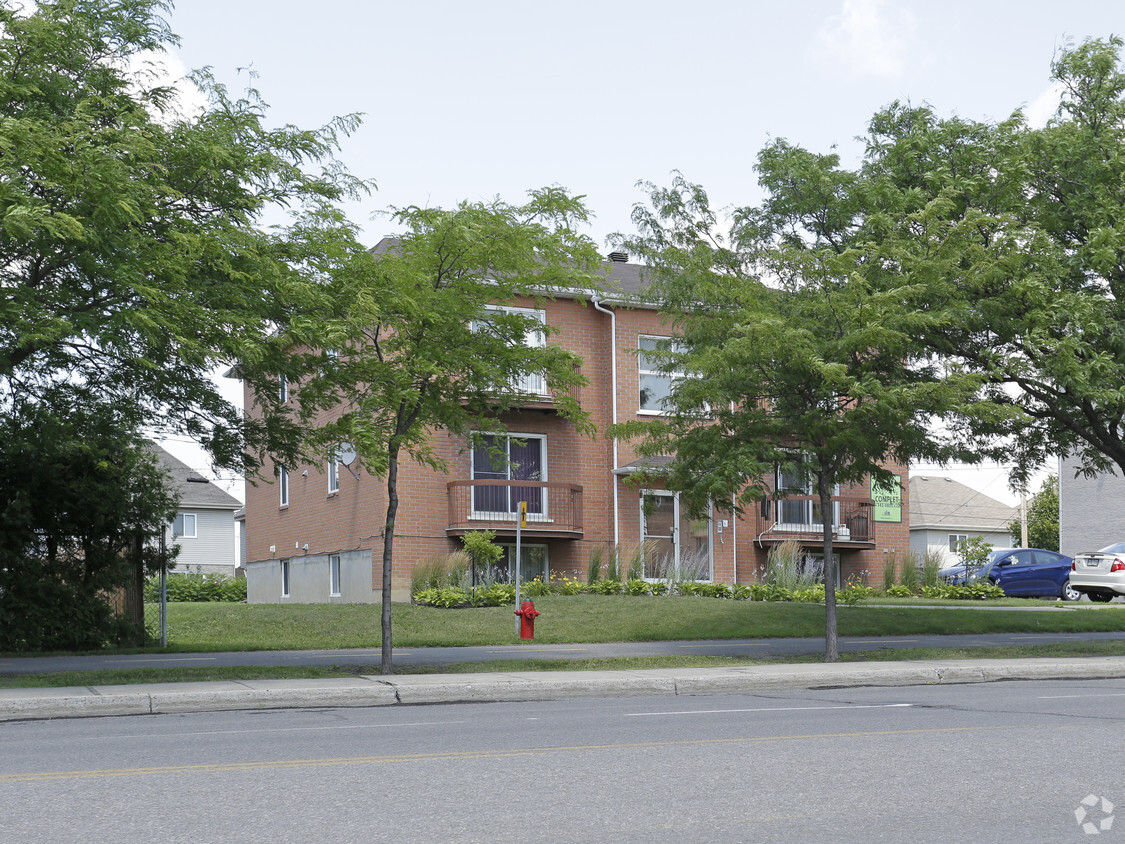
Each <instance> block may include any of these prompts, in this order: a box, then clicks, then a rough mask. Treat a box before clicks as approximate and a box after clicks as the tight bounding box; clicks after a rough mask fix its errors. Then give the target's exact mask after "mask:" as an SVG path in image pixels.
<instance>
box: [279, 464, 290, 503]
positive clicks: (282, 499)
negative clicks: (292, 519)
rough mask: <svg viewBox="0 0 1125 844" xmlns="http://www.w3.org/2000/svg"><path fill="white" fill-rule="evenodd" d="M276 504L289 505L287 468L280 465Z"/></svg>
mask: <svg viewBox="0 0 1125 844" xmlns="http://www.w3.org/2000/svg"><path fill="white" fill-rule="evenodd" d="M277 481H278V502H279V503H278V506H279V507H288V506H289V470H288V469H286V468H285V467H284V466H282V467H280V471H279V472H278V477H277Z"/></svg>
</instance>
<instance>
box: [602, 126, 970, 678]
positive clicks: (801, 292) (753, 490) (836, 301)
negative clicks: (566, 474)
mask: <svg viewBox="0 0 1125 844" xmlns="http://www.w3.org/2000/svg"><path fill="white" fill-rule="evenodd" d="M758 169H759V173H760V175H761V183H762V184H763V186H764V187H765V188H766V190H767V193H768V196H767V199H766V201H765V203H764V204H763V205H762V206H761V207H759V208H744V209H739V210H737V211H736V212H735V214H734V221H733V225H732V226H731V231H730V234H729V236H728V235H725V234H724V233H723V229H724V224H723V223H722V221H721V220H720V219H719V218H718V216H717V215H716V214H715V212H714V211H713V210H712V209H711V207H710V204H709V202H708V199H707V195H706V193H705V191H704V190H703V189H702V188H701V187H699V186H698V185H693V184H690V183H688V182H686V181H685V180H684V179H683V178H682V177H680V176H677V177H676V180H675V182H674V184H673V186H672V187H671V188H670V189H660V188H656V187H653V186H650V204H651V207H645V206H638V207H637V208H636V209H635V210H634V215H633V219H634V222H635V223H636V224H637V226H638V231H639V234H638V235H637V236H636V237H632V238H626V239H625V243H626V245H627V247H628V248H629V250H630V251H632V252H637V253H639V254H641V255H642V256H644V258H645V260H646V261H647V262H648V263H649V265H650V266H651V267H652V271H653V273H654V274H655V277H656V283H655V287H654V290H653V294H654V296H655V297H657V299H658V301H659V302H660V305H661V307H662V309H663V311H664V314H665V316H666V317H667V318H668V319H669V320H671V321H673V322H674V323H675V324H676V325H677V326H678V327H679V328H680V330H681V331H682V334H683V338H682V340H681V341H677V343H676V345H674V346H670V347H668V348H666V349H665V350H664V352H663V354H662V355H661V357H662V359H663V367H664V369H665V370H666V371H668V372H670V373H686V374H687V375H686V377H683V378H680V379H678V380H676V381H675V386H674V388H673V390H672V396H671V399H670V404H669V407H668V411H669V412H668V413H667V414H666V415H665V416H664V417H663V418H659V419H655V420H651V421H643V422H640V421H638V422H630V423H626V424H624V425H623V426H621V427H620V429H619V433H621V434H623V435H635V436H640V437H641V438H642V439H641V441H640V443H639V450H640V451H641V453H643V454H649V455H656V454H668V455H674V459H673V462H672V464H671V467H670V473H669V474H667V475H664V476H662V477H663V478H664V480H665V481H666V483H667V484H668V486H670V487H671V488H674V489H679V490H682V492H683V495H684V497H685V499H686V500H687V502H688V504H689V506H690V507H692V509H694V510H695V511H697V512H700V511H704V510H705V509H706V507H707V506H708V504H709V503H710V502H713V503H714V504H715V506H718V507H722V506H724V505H725V504H726V503H727V502H731V501H732V497H733V499H734V500H735V501H736V504H735V506H736V507H738V508H741V507H742V506H743V505H745V504H747V503H748V502H750V501H753V500H756V499H758V498H760V497H762V496H763V495H765V494H767V493H768V485H767V483H766V479H767V478H769V477H771V476H772V475H773V474H774V472H775V470H776V469H778V468H779V467H780V468H781V469H782V470H783V471H784V474H785V475H786V476H787V477H789V478H795V479H797V481H798V482H799V483H798V484H797V485H796V486H798V487H799V488H797V489H792V488H791V489H789V490H788V492H789V493H790V494H792V493H795V492H797V493H804V492H806V491H807V489H808V486H806V485H811V489H812V491H813V492H814V494H815V495H816V503H817V505H818V510H817V512H819V513H820V514H821V519H822V524H823V551H824V559H825V579H826V582H827V584H828V587H829V588H827V589H826V591H825V595H826V605H827V607H826V609H827V611H826V628H825V656H826V659H827V660H828V661H835V660H837V659H838V658H839V655H838V646H837V637H836V602H835V590H834V589H833V588H832V586H833V585H834V584H835V582H836V573H835V563H834V561H833V553H832V533H833V525H832V513H833V507H832V501H831V499H832V495H833V493H834V490H835V488H836V486H837V484H844V483H849V482H863V481H865V480H867V479H868V478H869V477H876V478H884V479H885V478H887V477H888V475H889V473H888V472H887V471H886V470H885V469H884V468H883V467H882V465H881V461H884V460H886V459H888V458H893V459H898V460H907V459H909V458H911V457H916V456H920V455H929V456H931V457H935V458H941V457H947V456H949V455H950V454H951V453H953V451H952V448H951V446H950V445H949V444H948V443H945V442H942V441H939V439H938V438H937V437H936V436H934V435H931V434H929V433H928V432H927V429H928V427H929V425H930V423H931V422H933V421H934V420H936V419H941V418H942V417H943V416H945V415H948V414H949V413H950V412H951V410H952V409H953V408H954V407H956V406H957V405H958V403H959V402H962V401H964V400H965V399H967V398H970V397H971V396H972V395H973V392H974V390H975V386H976V382H975V381H974V380H973V379H963V378H960V379H959V378H955V377H948V376H947V375H946V373H944V372H943V371H942V370H941V369H940V367H938V366H937V365H935V364H934V363H933V362H931V361H927V360H925V359H924V358H922V357H921V356H920V355H919V354H918V350H917V346H916V343H915V340H914V336H913V332H914V325H913V322H914V315H913V314H912V313H910V312H909V311H906V310H904V309H903V308H902V305H901V297H900V296H898V295H896V294H894V293H886V292H880V291H879V290H878V289H877V285H876V284H875V283H874V282H876V281H878V279H879V276H880V274H881V273H882V272H883V269H882V266H881V264H880V263H879V262H877V261H872V260H871V249H870V247H869V245H868V244H867V243H866V242H865V241H864V239H863V238H862V234H863V229H862V226H863V223H864V218H863V216H862V214H861V211H862V209H863V208H864V201H865V199H866V196H865V195H864V193H863V191H864V189H865V185H864V184H863V182H862V180H859V179H857V178H856V177H855V176H854V175H853V174H850V173H848V172H846V171H843V170H841V169H840V167H839V162H838V161H837V159H836V157H835V156H816V155H812V154H810V153H808V152H806V151H804V150H802V149H799V148H796V147H793V146H791V145H789V144H788V143H786V142H783V141H779V142H776V143H774V144H771V145H770V146H768V147H767V148H766V149H764V150H763V151H762V153H761V154H760V156H759V160H758ZM767 280H768V283H767ZM646 354H648V353H647V352H646ZM778 494H779V495H780V496H784V495H785V494H786V490H778Z"/></svg>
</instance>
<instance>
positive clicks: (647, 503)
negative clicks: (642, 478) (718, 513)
mask: <svg viewBox="0 0 1125 844" xmlns="http://www.w3.org/2000/svg"><path fill="white" fill-rule="evenodd" d="M641 533H642V539H643V540H644V561H643V566H644V571H643V574H644V577H646V578H648V579H651V580H660V579H675V580H711V519H710V518H709V517H708V518H706V519H689V518H688V517H687V514H686V513H685V512H683V511H682V510H681V509H680V496H679V494H677V493H674V492H668V491H666V490H660V489H646V490H644V491H643V492H642V493H641Z"/></svg>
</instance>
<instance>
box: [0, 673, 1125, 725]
mask: <svg viewBox="0 0 1125 844" xmlns="http://www.w3.org/2000/svg"><path fill="white" fill-rule="evenodd" d="M1117 678H1125V657H1089V658H1075V659H1007V660H1005V659H997V660H982V659H977V660H965V661H953V662H926V661H912V662H890V663H871V664H865V665H857V664H855V663H833V664H819V665H804V664H802V665H770V666H763V665H752V666H744V667H735V668H702V669H694V668H675V669H665V670H660V669H651V670H643V669H642V670H634V671H549V672H511V673H504V674H405V675H400V676H364V677H358V678H348V679H340V680H245V681H226V682H213V683H166V684H148V685H136V686H89V687H70V688H60V689H0V721H24V720H36V719H52V718H90V717H106V716H114V715H157V714H171V713H185V712H219V711H229V710H262V709H318V708H326V707H331V708H334V707H362V706H397V705H404V704H406V705H418V704H435V703H488V702H498V701H509V702H510V701H533V700H572V699H580V698H604V697H645V696H656V695H664V696H674V695H719V694H747V693H749V694H753V693H755V692H761V691H775V690H781V689H826V688H828V689H830V688H848V687H859V686H932V685H944V684H949V683H990V682H997V681H1003V680H1063V679H1072V680H1095V679H1097V680H1104V679H1117Z"/></svg>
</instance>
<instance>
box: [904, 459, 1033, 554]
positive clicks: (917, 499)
mask: <svg viewBox="0 0 1125 844" xmlns="http://www.w3.org/2000/svg"><path fill="white" fill-rule="evenodd" d="M1018 516H1019V511H1018V510H1017V509H1016V508H1015V507H1012V506H1009V505H1007V504H1004V503H1003V502H1001V501H997V500H996V499H995V498H989V497H988V496H987V495H985V494H984V493H983V492H977V491H976V490H975V489H971V488H970V487H967V486H965V485H964V484H961V483H958V482H957V481H955V480H952V479H951V478H931V477H923V476H921V475H911V476H910V550H911V551H913V552H914V553H915V554H917V555H918V556H919V557H922V556H924V555H925V554H926V553H927V552H930V553H937V554H940V555H941V557H942V560H943V564H946V565H949V564H953V563H956V562H957V560H958V556H957V553H956V546H957V543H958V542H959V541H961V540H962V539H968V538H970V537H974V536H979V537H980V538H981V539H983V540H984V541H985V542H987V543H988V544H989V545H991V546H992V547H993V548H1011V547H1012V535H1011V534H1010V533H1009V532H1008V524H1009V523H1010V522H1011V521H1013V520H1014V519H1016V518H1018Z"/></svg>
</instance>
